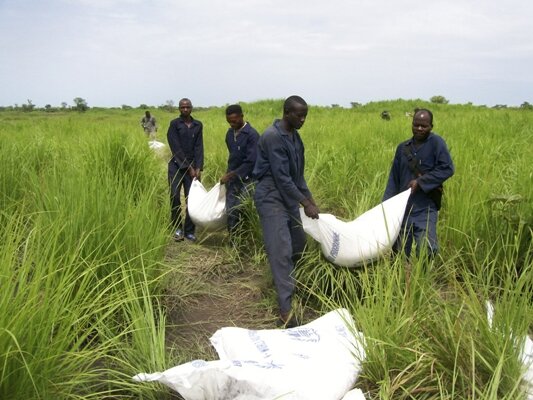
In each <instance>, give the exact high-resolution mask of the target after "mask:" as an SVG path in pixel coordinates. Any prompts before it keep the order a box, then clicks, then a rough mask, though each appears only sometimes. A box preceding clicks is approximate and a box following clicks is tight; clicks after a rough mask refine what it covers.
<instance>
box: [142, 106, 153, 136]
mask: <svg viewBox="0 0 533 400" xmlns="http://www.w3.org/2000/svg"><path fill="white" fill-rule="evenodd" d="M141 126H142V127H143V129H144V133H145V134H146V136H148V138H149V139H150V140H155V135H156V132H157V121H156V120H155V118H154V117H152V115H151V114H150V111H146V112H145V113H144V117H143V118H142V119H141Z"/></svg>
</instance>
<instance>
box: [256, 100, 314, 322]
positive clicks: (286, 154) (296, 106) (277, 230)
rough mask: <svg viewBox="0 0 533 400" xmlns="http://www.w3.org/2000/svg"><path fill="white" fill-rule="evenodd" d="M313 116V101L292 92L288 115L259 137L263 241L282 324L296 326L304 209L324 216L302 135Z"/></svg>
mask: <svg viewBox="0 0 533 400" xmlns="http://www.w3.org/2000/svg"><path fill="white" fill-rule="evenodd" d="M306 117H307V103H306V102H305V100H304V99H302V98H301V97H299V96H290V97H288V98H287V99H286V100H285V103H284V105H283V118H282V119H281V120H279V119H277V120H275V121H274V123H273V125H272V126H270V127H268V128H267V129H266V131H265V132H264V133H263V135H262V136H261V137H260V139H259V143H258V149H257V161H256V163H255V168H254V171H253V176H254V178H255V179H256V180H257V185H256V188H255V194H254V202H255V206H256V208H257V211H258V214H259V218H260V220H261V226H262V229H263V241H264V244H265V250H266V253H267V257H268V261H269V264H270V269H271V271H272V277H273V278H274V285H275V286H276V291H277V295H278V305H279V311H280V322H281V323H283V324H284V325H285V326H286V327H292V326H295V325H296V323H297V322H296V320H295V319H294V318H293V315H292V312H291V310H292V307H291V300H292V294H293V292H294V278H293V276H292V272H293V269H294V264H295V262H296V261H297V259H298V258H299V256H300V254H301V253H302V251H303V249H304V247H305V239H306V237H305V232H304V231H303V228H302V222H301V218H300V213H299V206H300V204H301V205H302V206H303V207H304V212H305V215H307V216H308V217H310V218H318V213H319V210H318V207H317V206H316V204H315V202H314V200H313V197H312V195H311V192H310V191H309V188H308V187H307V183H306V181H305V178H304V144H303V142H302V139H301V137H300V134H299V133H298V131H297V129H300V128H301V127H302V126H303V124H304V122H305V119H306Z"/></svg>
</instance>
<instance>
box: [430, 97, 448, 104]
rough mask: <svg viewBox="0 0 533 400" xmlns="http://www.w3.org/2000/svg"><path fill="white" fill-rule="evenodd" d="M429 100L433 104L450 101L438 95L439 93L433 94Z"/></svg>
mask: <svg viewBox="0 0 533 400" xmlns="http://www.w3.org/2000/svg"><path fill="white" fill-rule="evenodd" d="M429 101H431V102H432V103H434V104H448V103H449V102H450V101H449V100H448V99H446V97H444V96H440V95H439V96H433V97H432V98H430V99H429Z"/></svg>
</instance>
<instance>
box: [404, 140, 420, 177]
mask: <svg viewBox="0 0 533 400" xmlns="http://www.w3.org/2000/svg"><path fill="white" fill-rule="evenodd" d="M402 150H403V154H405V156H406V157H407V165H408V167H409V169H410V170H411V172H412V173H413V174H415V175H416V176H420V175H423V174H422V171H420V168H419V167H418V166H419V164H420V160H419V159H418V158H416V156H415V155H414V154H413V150H412V148H411V145H410V144H406V145H405V146H403V149H402Z"/></svg>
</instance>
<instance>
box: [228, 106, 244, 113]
mask: <svg viewBox="0 0 533 400" xmlns="http://www.w3.org/2000/svg"><path fill="white" fill-rule="evenodd" d="M231 114H239V115H242V107H241V106H240V105H239V104H232V105H230V106H227V107H226V115H231Z"/></svg>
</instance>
